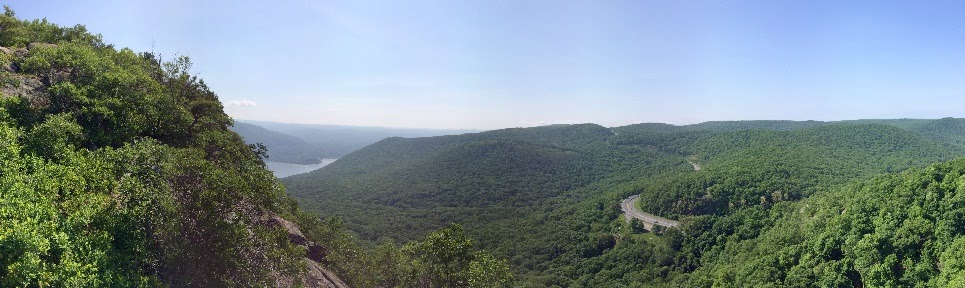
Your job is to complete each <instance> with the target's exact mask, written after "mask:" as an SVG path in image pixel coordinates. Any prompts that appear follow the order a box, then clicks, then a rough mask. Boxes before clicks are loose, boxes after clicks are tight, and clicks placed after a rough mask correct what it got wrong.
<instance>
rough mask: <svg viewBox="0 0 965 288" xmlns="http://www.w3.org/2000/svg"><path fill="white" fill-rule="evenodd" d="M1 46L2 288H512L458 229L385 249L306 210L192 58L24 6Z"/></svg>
mask: <svg viewBox="0 0 965 288" xmlns="http://www.w3.org/2000/svg"><path fill="white" fill-rule="evenodd" d="M0 46H2V47H0V79H2V80H3V81H2V83H0V85H2V86H0V92H2V94H0V286H2V287H235V286H242V287H269V286H283V287H288V286H300V287H304V286H308V287H344V285H345V284H344V283H342V281H341V280H339V278H338V277H336V276H335V275H334V274H333V273H332V272H331V271H329V269H331V270H335V271H336V272H339V273H340V274H341V275H345V277H346V279H345V280H347V282H348V284H350V285H353V286H361V287H375V286H377V285H380V286H383V287H384V286H415V285H417V284H416V283H419V285H429V286H467V285H468V286H479V287H504V286H507V285H509V284H510V282H509V281H510V280H511V278H510V276H511V275H509V274H508V268H507V266H506V265H505V264H504V262H502V261H501V260H498V259H497V258H494V257H492V256H491V255H490V254H488V253H485V252H482V251H477V250H476V249H475V248H474V246H473V240H472V239H470V238H467V237H466V235H465V234H464V233H463V230H462V229H461V227H459V226H458V225H453V226H451V227H448V228H446V229H441V230H439V231H435V232H432V233H429V234H427V235H426V236H425V237H424V238H421V237H420V238H419V240H421V241H418V242H411V243H408V244H406V245H404V246H402V247H395V248H394V249H391V250H388V251H385V250H379V251H375V250H366V249H362V248H360V246H359V245H358V243H357V242H355V240H354V239H352V238H351V237H350V236H349V235H350V234H349V232H348V231H346V230H345V229H344V228H343V227H342V226H341V225H340V222H339V220H338V219H328V220H326V221H322V220H319V218H317V217H316V216H314V215H312V214H308V213H306V212H303V211H302V210H300V209H298V208H297V206H296V204H295V202H294V201H292V200H291V199H290V198H288V197H287V195H286V194H285V189H284V187H283V186H282V185H280V183H278V182H277V180H276V179H275V178H274V177H273V176H272V174H271V172H269V171H268V170H266V169H265V164H264V162H263V158H264V156H265V155H264V153H265V151H264V150H263V149H261V148H259V147H258V146H249V145H245V143H244V142H243V141H242V139H241V137H239V136H238V135H237V134H235V133H234V132H231V131H230V130H229V126H231V125H232V120H231V118H230V117H228V116H227V115H226V114H225V113H224V112H223V109H222V105H221V103H220V102H219V100H218V97H217V95H216V94H215V92H213V91H211V90H210V89H209V87H208V86H207V85H206V84H205V83H204V81H203V80H201V79H199V78H197V77H196V76H194V75H192V74H191V72H190V70H189V69H190V67H191V62H190V61H189V60H188V59H187V58H186V57H178V58H174V59H169V60H168V61H165V60H163V59H162V57H161V56H159V55H155V54H152V53H135V52H134V51H131V50H130V49H117V48H115V47H113V46H112V45H110V44H107V43H104V42H103V41H102V39H101V37H100V35H94V34H91V33H89V32H87V30H86V28H85V27H84V26H80V25H78V26H73V27H60V26H57V25H54V24H51V23H49V22H47V21H46V20H32V21H28V20H20V19H17V18H16V17H15V15H14V12H13V11H12V10H10V9H9V8H7V9H6V11H5V13H4V14H3V15H0ZM377 253H381V254H378V255H388V256H391V257H392V259H393V260H394V262H391V265H387V264H386V263H385V262H373V261H368V260H367V259H375V258H374V257H372V258H368V257H367V256H366V255H370V254H372V255H375V254H377ZM348 271H370V272H372V271H379V272H377V273H369V274H353V273H350V272H348ZM380 273H381V274H380ZM326 285H328V286H326Z"/></svg>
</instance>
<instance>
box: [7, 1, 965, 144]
mask: <svg viewBox="0 0 965 288" xmlns="http://www.w3.org/2000/svg"><path fill="white" fill-rule="evenodd" d="M0 2H2V3H5V4H8V5H10V6H11V7H12V8H13V9H14V10H15V11H16V13H17V15H18V16H19V17H21V18H43V17H46V18H47V19H48V20H50V21H52V22H54V23H58V24H60V25H74V24H84V25H86V26H87V28H88V29H89V30H91V31H93V32H95V33H101V34H103V35H104V39H105V41H106V42H108V43H114V44H115V45H116V46H118V47H130V48H132V49H134V50H135V51H149V50H153V51H155V52H158V53H162V54H164V55H165V56H167V57H168V58H172V57H173V56H174V55H175V54H179V55H188V56H190V57H191V58H192V60H193V62H194V70H193V71H194V72H195V73H198V74H200V76H201V77H202V78H204V79H205V81H206V82H207V83H208V84H209V85H210V86H211V87H212V88H213V90H214V91H215V92H216V93H218V95H219V97H220V98H221V99H222V102H224V103H225V107H226V110H227V111H228V113H229V114H231V115H232V116H234V117H236V118H240V119H254V120H269V121H279V122H297V123H321V124H344V125H368V126H392V127H423V128H473V129H491V128H503V127H519V126H534V125H542V124H547V123H584V122H593V123H598V124H602V125H606V126H617V125H625V124H630V123H638V122H667V123H674V124H689V123H697V122H703V121H708V120H740V119H792V120H808V119H813V120H840V119H857V118H902V117H905V118H940V117H945V116H955V117H962V116H965V115H963V114H965V17H962V15H965V1H948V2H945V3H942V2H939V1H934V2H933V1H907V2H901V3H891V1H867V2H863V1H826V2H824V1H768V0H762V1H642V0H637V1H517V0H512V1H510V0H507V1H501V0H482V1H312V0H306V1H287V0H285V1H200V0H192V1H182V0H164V1H158V0H154V1H130V0H124V1H120V0H118V1H62V2H60V1H38V0H29V1H0Z"/></svg>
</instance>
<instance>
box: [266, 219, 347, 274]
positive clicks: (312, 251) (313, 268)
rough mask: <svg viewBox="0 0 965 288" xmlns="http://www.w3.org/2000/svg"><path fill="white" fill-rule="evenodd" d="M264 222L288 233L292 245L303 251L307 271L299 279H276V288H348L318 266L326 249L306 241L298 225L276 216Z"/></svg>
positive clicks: (326, 253)
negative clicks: (297, 286)
mask: <svg viewBox="0 0 965 288" xmlns="http://www.w3.org/2000/svg"><path fill="white" fill-rule="evenodd" d="M264 222H265V224H267V225H269V226H270V227H281V228H282V229H284V230H285V231H286V232H288V239H289V241H291V243H292V244H295V245H298V246H301V247H303V248H304V249H305V259H304V262H305V266H306V269H307V270H308V271H306V273H305V274H304V275H302V276H301V277H300V278H291V277H278V278H277V282H276V283H277V285H278V287H293V286H296V284H297V285H300V286H303V287H320V288H348V285H346V284H345V282H343V281H342V280H341V279H339V278H338V276H336V275H335V273H332V271H329V270H327V269H325V268H323V267H322V265H321V264H319V263H323V262H324V261H325V256H326V255H328V249H326V248H325V247H322V246H321V245H318V244H316V243H313V242H311V241H308V239H306V238H305V235H304V234H302V231H301V230H300V229H298V225H296V224H295V223H293V222H291V221H288V220H286V219H284V218H281V217H278V216H272V217H270V218H268V219H265V220H264Z"/></svg>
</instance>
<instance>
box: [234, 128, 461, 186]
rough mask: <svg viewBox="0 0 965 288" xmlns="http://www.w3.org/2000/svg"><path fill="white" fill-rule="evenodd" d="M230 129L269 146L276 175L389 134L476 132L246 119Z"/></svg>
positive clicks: (251, 141)
mask: <svg viewBox="0 0 965 288" xmlns="http://www.w3.org/2000/svg"><path fill="white" fill-rule="evenodd" d="M231 130H232V131H234V132H236V133H238V135H241V137H242V138H244V139H245V143H248V144H254V143H261V144H264V145H265V146H266V147H268V148H269V149H268V156H269V158H268V161H269V162H270V165H269V167H268V168H269V169H272V168H274V169H272V170H273V171H275V170H283V172H282V173H281V174H279V177H287V176H290V175H294V174H300V173H304V172H308V171H311V170H314V169H311V168H312V167H315V169H317V168H320V167H321V166H323V165H320V164H322V163H323V162H325V161H323V160H324V159H331V160H334V159H338V158H339V157H342V156H344V155H346V154H348V153H351V152H352V151H355V150H358V149H360V148H362V147H365V146H367V145H369V144H372V143H375V142H378V141H379V140H382V139H385V138H388V137H407V138H412V137H431V136H441V135H456V134H463V133H472V132H479V131H477V130H446V129H406V128H385V127H363V126H340V125H315V124H290V123H277V122H267V121H249V120H236V121H235V125H234V126H233V127H231ZM326 161H327V160H326ZM328 162H331V161H328ZM286 164H297V165H286ZM299 165H301V166H299ZM305 169H309V170H305ZM296 172H297V173H296Z"/></svg>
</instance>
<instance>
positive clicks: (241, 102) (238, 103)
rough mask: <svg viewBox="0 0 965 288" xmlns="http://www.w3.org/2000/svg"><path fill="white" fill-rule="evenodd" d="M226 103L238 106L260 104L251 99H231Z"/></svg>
mask: <svg viewBox="0 0 965 288" xmlns="http://www.w3.org/2000/svg"><path fill="white" fill-rule="evenodd" d="M225 104H226V105H228V106H236V107H255V106H258V103H255V101H250V100H231V101H228V103H225Z"/></svg>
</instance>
